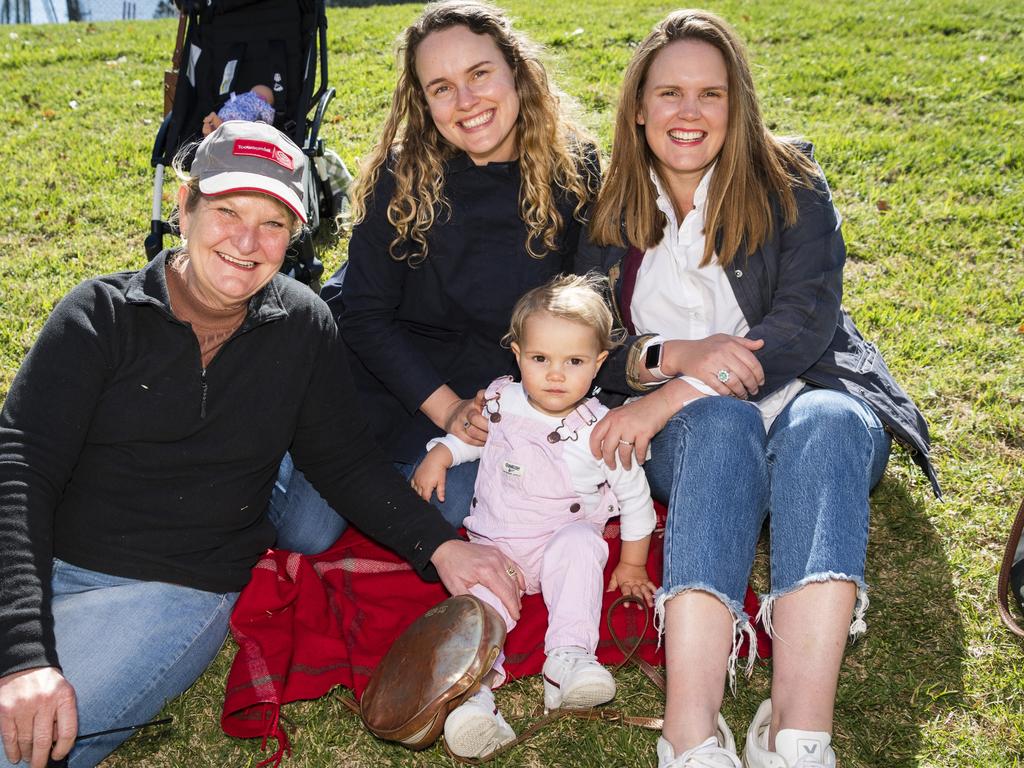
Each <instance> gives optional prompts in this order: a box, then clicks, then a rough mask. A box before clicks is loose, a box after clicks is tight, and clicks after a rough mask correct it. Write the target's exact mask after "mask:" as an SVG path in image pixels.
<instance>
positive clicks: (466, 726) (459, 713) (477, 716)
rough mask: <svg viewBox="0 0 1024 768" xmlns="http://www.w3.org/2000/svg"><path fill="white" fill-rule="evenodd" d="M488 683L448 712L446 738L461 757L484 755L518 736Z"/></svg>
mask: <svg viewBox="0 0 1024 768" xmlns="http://www.w3.org/2000/svg"><path fill="white" fill-rule="evenodd" d="M515 737H516V733H515V731H513V730H512V727H511V726H510V725H509V724H508V723H506V722H505V718H503V717H502V716H501V713H500V712H499V711H498V707H497V705H495V703H494V694H493V693H491V689H490V688H488V687H487V686H486V685H481V686H480V690H479V691H477V692H476V693H474V694H473V695H472V696H470V697H469V698H468V699H466V700H465V701H464V702H462V703H461V704H460V705H459V706H457V707H456V708H455V709H453V710H452V711H451V712H449V713H448V717H447V718H446V719H445V721H444V741H445V744H447V745H448V749H450V750H451V751H452V753H453V754H456V755H458V756H459V757H482V756H483V755H486V754H487V753H489V752H493V751H494V750H495V749H497V748H498V747H500V746H501V745H502V744H507V743H508V742H510V741H512V740H513V739H515Z"/></svg>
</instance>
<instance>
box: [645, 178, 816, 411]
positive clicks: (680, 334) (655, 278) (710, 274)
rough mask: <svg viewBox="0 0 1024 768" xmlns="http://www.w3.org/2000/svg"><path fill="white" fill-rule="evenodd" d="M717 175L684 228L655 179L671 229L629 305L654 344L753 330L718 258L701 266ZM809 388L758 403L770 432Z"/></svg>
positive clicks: (703, 184)
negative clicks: (708, 204)
mask: <svg viewBox="0 0 1024 768" xmlns="http://www.w3.org/2000/svg"><path fill="white" fill-rule="evenodd" d="M713 173H714V168H711V169H710V170H709V171H708V172H707V173H706V174H704V178H703V179H701V181H700V184H699V185H698V186H697V190H696V192H694V195H693V210H692V211H690V212H689V213H687V214H686V216H685V217H683V221H682V223H681V224H680V223H678V222H677V220H676V214H675V208H674V207H673V206H672V200H671V199H670V198H669V196H668V194H667V193H666V192H665V191H664V189H663V188H662V186H661V182H660V181H659V179H658V177H657V175H655V174H652V178H654V183H655V185H656V186H657V189H658V208H660V209H661V210H662V211H663V212H664V214H665V216H666V218H667V219H668V223H667V224H666V225H665V235H664V237H662V239H661V242H660V243H658V244H657V245H656V246H654V247H653V248H651V249H649V250H648V251H647V253H646V254H645V255H644V260H643V262H642V263H641V264H640V269H639V270H638V271H637V276H636V287H635V288H634V289H633V298H632V301H631V303H630V305H629V310H630V314H631V315H632V318H633V326H634V328H635V330H636V332H637V333H641V334H643V333H656V334H658V336H659V337H660V338H658V339H652V340H651V341H650V342H648V344H651V343H657V342H658V341H661V340H664V339H683V340H687V341H690V340H697V339H704V338H707V337H708V336H712V335H714V334H716V333H725V334H729V335H730V336H745V335H746V333H747V331H749V330H750V326H749V325H748V324H747V320H746V318H745V317H743V311H742V310H741V309H740V305H739V302H738V301H736V294H735V293H733V290H732V285H730V284H729V277H728V275H726V272H725V270H724V269H722V266H721V265H720V264H719V263H718V260H717V258H716V259H715V260H713V261H712V262H711V263H710V264H708V265H707V266H704V267H701V266H700V262H701V259H702V258H703V257H704V204H705V202H706V200H707V196H708V187H709V185H710V184H711V175H712V174H713ZM731 268H732V267H730V269H731ZM680 378H682V379H683V380H684V381H686V382H688V383H689V384H691V385H692V386H693V387H695V388H696V389H697V390H699V391H700V392H703V393H704V394H706V395H716V394H717V393H716V392H715V391H714V390H713V389H712V388H711V387H709V386H707V385H706V384H705V383H704V382H702V381H701V380H700V379H698V378H696V377H693V376H685V375H684V376H681V377H680ZM803 387H804V383H803V382H802V381H801V380H800V379H794V380H793V381H791V382H789V383H788V384H787V385H786V386H784V387H782V388H781V389H780V390H778V391H777V392H774V393H772V394H771V395H769V396H768V397H766V398H764V399H763V400H760V401H758V402H756V403H754V405H756V406H757V407H758V408H759V409H760V411H761V418H762V419H763V420H764V428H765V430H766V431H767V430H768V429H771V425H772V422H773V421H775V417H776V416H778V415H779V413H781V412H782V409H783V408H785V407H786V406H787V405H788V404H789V402H790V401H791V400H792V399H793V398H794V397H796V395H797V393H798V392H799V391H800V390H801V389H803Z"/></svg>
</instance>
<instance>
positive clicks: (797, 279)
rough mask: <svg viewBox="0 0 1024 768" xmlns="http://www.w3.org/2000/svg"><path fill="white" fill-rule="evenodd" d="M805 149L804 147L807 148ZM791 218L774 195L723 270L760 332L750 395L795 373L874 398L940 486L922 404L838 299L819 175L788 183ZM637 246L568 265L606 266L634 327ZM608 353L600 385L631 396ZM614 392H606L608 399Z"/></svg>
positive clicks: (828, 199) (581, 268)
mask: <svg viewBox="0 0 1024 768" xmlns="http://www.w3.org/2000/svg"><path fill="white" fill-rule="evenodd" d="M807 151H808V154H811V148H810V146H809V145H808V147H807ZM793 191H794V194H795V195H796V203H797V209H798V218H797V222H796V223H795V224H794V225H793V226H791V227H786V226H785V225H784V222H783V216H782V211H781V208H780V207H779V206H778V205H777V204H775V205H773V209H774V214H775V215H774V219H775V220H774V226H773V227H772V233H771V236H770V237H769V238H768V239H767V241H766V242H765V243H764V244H763V245H762V246H761V247H760V248H758V249H757V250H755V251H754V252H753V253H752V254H750V255H749V256H747V255H745V254H744V253H743V251H742V249H741V254H740V255H738V256H737V257H736V259H735V260H734V261H733V263H732V264H731V265H729V267H728V269H727V270H726V271H727V274H728V278H729V284H730V285H731V286H732V289H733V292H734V293H735V294H736V301H737V302H738V303H739V306H740V310H741V311H742V312H743V317H744V318H745V319H746V321H747V324H748V325H749V326H750V331H749V332H748V333H747V338H750V339H764V346H763V347H761V349H759V350H757V351H756V352H754V355H755V356H756V357H757V359H758V362H759V363H761V366H762V367H763V368H764V374H765V383H764V385H763V386H762V387H761V388H760V389H759V390H758V393H757V395H754V396H752V397H751V399H752V400H755V401H756V400H760V399H762V398H764V397H767V396H768V395H770V394H772V393H773V392H776V391H778V390H779V389H780V388H781V387H783V386H785V384H786V383H787V382H789V381H792V380H793V379H795V378H799V379H803V380H804V381H806V382H807V383H809V384H812V385H814V386H817V387H822V388H825V389H834V390H838V391H843V392H849V393H851V394H854V395H856V396H858V397H860V398H861V399H863V400H864V401H865V402H867V403H868V405H870V406H871V408H872V409H873V410H874V411H875V413H877V414H878V417H879V419H880V420H881V421H882V423H883V424H884V425H885V427H886V430H887V431H888V432H889V433H890V434H891V435H892V436H893V438H894V439H895V440H896V442H898V443H899V444H900V445H902V446H903V447H904V448H906V449H907V450H908V451H909V452H910V455H911V457H912V458H913V459H914V461H915V462H916V463H917V464H918V465H919V466H920V467H921V469H922V470H923V471H924V473H925V474H926V475H927V477H928V479H929V481H930V482H931V485H932V489H933V490H934V492H935V495H936V496H939V495H940V489H939V483H938V478H937V477H936V474H935V468H934V467H933V466H932V463H931V459H930V457H929V450H930V441H929V436H928V425H927V424H926V423H925V420H924V417H923V416H922V415H921V411H920V410H919V409H918V408H917V406H916V405H914V402H913V401H912V400H911V399H910V397H909V396H908V395H907V393H906V392H904V391H903V389H902V388H901V387H900V386H899V384H897V383H896V380H895V379H894V378H893V376H892V374H891V373H890V372H889V369H888V367H887V366H886V364H885V361H884V360H882V356H881V354H879V352H878V349H877V348H876V347H875V345H874V344H872V343H871V342H869V341H866V340H865V339H864V337H863V336H861V335H860V332H859V331H858V330H857V327H856V326H855V325H854V323H853V319H852V318H851V317H850V315H849V314H848V313H847V312H846V311H845V310H844V309H843V308H842V298H843V264H844V263H845V261H846V245H845V243H844V242H843V235H842V232H841V229H840V221H839V215H838V213H837V211H836V210H835V206H834V205H833V204H832V194H831V192H830V190H829V188H828V184H827V182H826V181H825V179H824V176H822V177H821V178H820V179H819V180H818V181H817V182H816V183H815V185H814V186H813V188H806V187H802V186H796V187H794V190H793ZM643 258H644V253H643V252H642V251H640V250H639V249H636V248H627V247H616V246H604V247H601V246H596V245H594V244H593V243H590V242H589V240H587V239H585V241H584V242H583V243H582V244H581V245H580V250H579V252H578V254H577V258H576V265H575V269H576V271H577V272H578V273H580V274H583V273H586V272H588V271H592V270H596V271H599V272H602V273H604V274H607V275H608V276H609V280H610V282H611V283H612V286H611V288H612V297H613V303H614V305H615V308H616V311H617V313H618V317H619V320H620V322H621V323H622V326H623V327H624V328H625V329H626V330H627V331H628V332H629V333H631V334H632V333H633V332H634V329H633V327H632V323H631V318H630V317H629V306H630V303H631V301H632V289H633V285H634V284H635V278H636V273H637V270H638V269H639V267H640V263H641V262H642V260H643ZM633 343H636V339H635V338H631V339H629V340H627V343H626V344H625V345H624V346H623V347H620V348H619V349H617V350H615V351H614V352H613V353H612V354H611V355H609V358H608V360H606V361H605V364H604V365H603V366H602V368H601V370H600V371H599V373H598V378H597V383H598V385H599V386H600V387H601V388H602V390H604V391H606V392H611V393H615V394H617V395H618V396H619V399H620V400H621V399H623V398H622V396H624V395H636V394H639V393H638V392H637V391H634V390H631V389H630V387H629V386H628V385H627V383H626V362H627V359H628V354H629V347H630V346H631V345H632V344H633ZM613 399H614V398H609V400H610V401H612V400H613Z"/></svg>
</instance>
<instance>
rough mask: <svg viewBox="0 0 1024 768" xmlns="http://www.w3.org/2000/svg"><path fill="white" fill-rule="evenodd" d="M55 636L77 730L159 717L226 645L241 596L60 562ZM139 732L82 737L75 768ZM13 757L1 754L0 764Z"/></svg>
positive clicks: (55, 568) (90, 730)
mask: <svg viewBox="0 0 1024 768" xmlns="http://www.w3.org/2000/svg"><path fill="white" fill-rule="evenodd" d="M52 584H53V599H52V602H51V605H52V610H53V622H54V635H55V637H56V642H57V656H58V658H59V659H60V664H61V667H62V669H63V673H64V677H65V678H66V679H67V680H68V682H69V683H71V685H72V686H73V687H74V689H75V696H76V697H77V702H78V732H79V733H80V734H83V735H84V734H89V733H94V732H96V731H103V730H107V729H108V728H119V727H122V726H128V725H135V724H138V723H144V722H146V721H147V720H151V719H152V718H153V717H154V716H155V715H156V714H157V713H158V712H159V711H160V708H161V707H163V705H164V703H165V702H166V701H167V700H168V699H171V698H173V697H175V696H177V695H178V694H179V693H181V692H182V691H184V690H185V689H186V688H188V687H189V686H190V685H191V684H192V683H193V682H194V681H195V680H196V678H198V677H199V675H201V674H202V673H203V670H205V669H206V667H207V666H208V665H209V664H210V662H211V661H213V659H214V657H215V656H216V655H217V652H218V651H219V650H220V647H221V644H222V643H223V642H224V637H225V636H226V635H227V630H228V618H229V617H230V615H231V609H232V607H233V606H234V604H235V600H236V598H237V597H238V593H237V592H228V593H224V594H215V593H213V592H204V591H202V590H199V589H191V588H189V587H182V586H178V585H176V584H165V583H162V582H157V581H138V580H135V579H126V578H123V577H120V576H110V575H108V574H104V573H97V572H96V571H90V570H86V569H85V568H79V567H78V566H75V565H71V564H70V563H66V562H64V561H63V560H59V559H56V558H55V559H54V560H53V577H52ZM131 735H132V734H131V732H130V731H129V732H124V733H115V734H110V735H108V736H98V737H95V738H91V739H84V740H81V741H78V742H76V743H75V746H74V747H73V748H72V750H71V754H70V756H69V759H68V765H69V768H88V766H93V765H96V763H98V762H99V761H100V760H102V759H103V758H104V757H106V756H107V755H108V754H110V752H112V751H113V750H114V748H115V747H117V745H118V744H120V743H121V742H122V741H124V740H125V739H126V738H128V737H129V736H131ZM8 765H10V763H9V762H8V761H7V759H6V758H5V757H4V755H3V752H2V751H0V766H8Z"/></svg>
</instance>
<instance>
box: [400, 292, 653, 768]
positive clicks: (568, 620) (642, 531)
mask: <svg viewBox="0 0 1024 768" xmlns="http://www.w3.org/2000/svg"><path fill="white" fill-rule="evenodd" d="M601 280H602V278H598V277H596V276H588V277H561V278H556V279H555V280H553V281H551V282H550V283H548V284H547V285H543V286H541V287H539V288H535V289H534V290H532V291H530V292H529V293H527V294H526V295H524V296H523V297H522V298H521V299H520V300H519V302H518V303H517V304H516V306H515V309H514V310H513V313H512V322H511V327H510V329H509V332H508V334H507V335H506V337H505V340H506V341H507V342H509V343H510V346H511V348H512V352H513V353H514V354H515V356H516V361H517V363H518V365H519V371H520V373H521V374H522V382H521V383H517V382H515V381H513V380H512V378H511V377H510V376H505V377H502V378H500V379H496V380H495V381H493V382H492V383H491V385H490V386H489V387H488V388H487V391H486V394H485V403H484V415H485V416H487V418H488V420H489V431H488V435H487V441H486V443H485V445H484V446H483V448H477V447H474V446H470V445H467V444H466V443H464V442H462V441H461V440H459V439H457V438H456V437H454V436H453V435H451V434H449V435H446V436H445V437H443V438H440V439H437V440H433V441H431V443H430V444H428V446H427V447H428V453H427V455H426V457H425V458H424V459H423V461H422V462H421V464H420V466H419V467H418V468H417V470H416V472H415V473H414V475H413V478H412V485H413V488H414V489H415V490H416V492H417V493H419V494H420V495H421V496H422V497H423V498H424V499H426V500H427V501H429V500H430V497H431V494H432V493H433V492H434V491H435V490H436V491H437V495H438V498H439V499H440V500H441V501H443V500H444V478H445V473H446V471H447V469H448V468H449V467H451V466H454V465H456V464H460V463H462V462H465V461H472V460H475V459H479V460H480V469H479V472H478V474H477V481H476V488H475V491H474V493H475V495H474V497H473V500H472V502H471V508H470V510H469V517H467V518H466V520H465V526H466V529H467V531H468V532H469V538H470V540H471V541H480V542H483V543H487V544H492V545H494V546H497V547H499V548H500V549H501V550H502V551H503V552H504V553H505V554H506V555H507V556H508V557H509V559H510V560H512V561H513V562H515V563H516V567H515V568H510V569H509V577H510V578H512V579H513V580H514V581H516V580H517V579H518V575H517V573H516V570H518V571H519V573H521V574H522V576H523V579H524V581H525V584H526V588H525V591H526V593H527V594H534V593H536V592H540V593H541V594H543V595H544V602H545V604H546V605H547V607H548V630H547V634H546V635H545V640H544V650H545V654H546V656H547V659H546V661H545V662H544V670H543V674H544V705H545V707H546V708H547V709H549V710H550V709H555V708H557V707H561V706H566V707H592V706H595V705H597V704H602V703H604V702H606V701H609V700H610V699H612V698H613V697H614V696H615V681H614V680H613V678H612V676H611V674H610V673H609V672H608V670H607V669H605V668H604V667H603V666H601V665H600V664H599V663H598V661H597V657H596V656H595V655H594V652H595V650H596V649H597V640H598V626H599V622H600V613H601V602H602V586H603V584H602V574H603V572H604V566H605V563H606V561H607V559H608V545H607V544H606V543H605V541H604V537H603V535H602V531H603V529H604V525H605V522H606V521H607V520H608V518H610V517H612V516H614V515H619V516H620V520H621V526H622V528H621V531H622V554H621V557H620V559H619V564H618V566H616V568H615V571H614V572H613V573H612V577H611V580H610V582H609V585H608V589H609V590H612V589H616V588H619V589H621V590H622V592H623V594H635V595H638V596H640V597H643V598H644V599H645V600H647V601H648V604H650V603H651V599H652V595H653V590H654V585H653V584H652V583H651V582H650V580H649V579H648V577H647V571H646V568H645V563H646V562H647V549H648V545H649V543H650V537H651V532H652V531H653V530H654V523H655V517H654V506H653V504H652V502H651V494H650V488H649V487H648V485H647V479H646V477H645V475H644V473H643V470H642V469H641V468H640V467H639V466H638V465H637V464H636V463H634V464H633V466H632V468H631V469H629V470H625V469H623V468H622V467H621V462H620V463H619V464H620V466H619V467H618V468H617V469H614V470H613V469H609V468H608V467H607V466H606V465H605V463H604V462H603V461H601V460H599V459H596V458H594V456H593V455H592V454H591V452H590V440H589V437H590V432H591V430H592V428H593V426H594V424H595V423H596V422H597V421H598V420H599V419H600V418H601V417H603V416H604V415H605V414H606V413H607V412H608V409H607V408H605V407H604V406H603V405H601V404H600V403H599V402H598V401H597V400H596V399H595V398H590V399H587V393H588V391H589V390H590V388H591V384H592V382H593V379H594V375H595V374H596V373H597V370H598V368H600V366H601V363H603V362H604V360H605V358H606V357H607V356H608V350H609V349H611V348H612V347H613V346H614V345H615V342H614V341H613V338H612V316H611V312H610V311H609V309H608V307H607V305H606V304H605V301H604V299H603V298H602V296H601V294H600V292H599V290H598V286H599V285H600V282H601ZM471 591H472V593H473V594H475V595H476V596H477V597H479V598H480V599H481V600H483V601H484V602H486V603H488V604H489V605H490V606H492V607H493V608H494V610H496V611H497V612H498V613H499V614H501V616H502V618H504V620H505V623H506V625H507V626H508V629H509V630H511V629H512V627H514V626H515V621H514V620H513V619H512V618H511V617H510V616H509V614H508V612H507V611H506V610H505V608H504V606H503V605H502V603H501V601H500V600H498V599H497V597H495V596H494V594H493V593H492V592H491V591H490V590H488V589H487V588H485V587H483V586H481V585H476V586H475V587H473V588H472V590H471ZM503 661H504V656H503V655H499V657H498V660H497V661H496V662H495V665H494V668H493V670H492V671H491V672H490V673H489V675H488V676H487V677H485V678H484V683H485V684H484V685H483V686H482V687H481V688H480V691H479V692H478V693H477V694H475V695H474V696H473V697H472V698H470V699H468V700H467V701H466V702H465V703H463V704H462V705H461V706H460V707H458V708H457V709H455V710H453V711H452V712H451V713H450V714H449V715H448V719H447V720H446V721H445V727H444V733H445V741H446V742H447V744H448V748H449V749H450V750H451V751H452V752H453V753H455V754H456V755H460V756H462V757H477V756H480V755H483V754H485V753H487V752H490V751H491V750H493V749H495V748H496V747H498V746H500V745H501V744H504V743H506V742H508V741H511V740H512V739H514V738H515V733H514V732H513V731H512V728H511V727H509V725H508V724H507V723H506V722H505V720H504V718H502V716H501V714H500V713H499V712H498V710H497V708H496V706H495V704H494V697H493V695H492V694H491V689H492V688H494V687H497V686H498V685H500V684H501V683H502V682H504V679H505V672H504V669H503V666H502V663H503Z"/></svg>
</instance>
